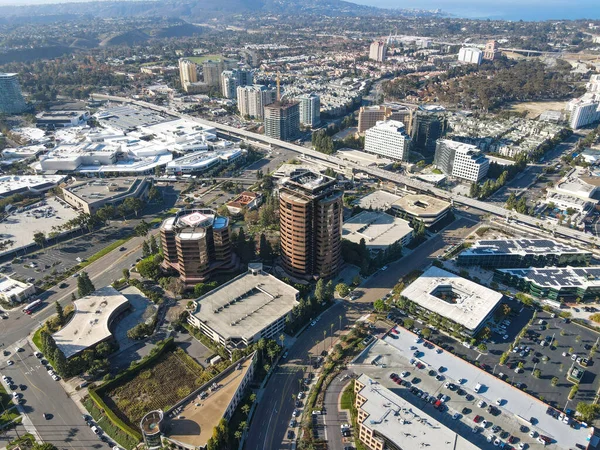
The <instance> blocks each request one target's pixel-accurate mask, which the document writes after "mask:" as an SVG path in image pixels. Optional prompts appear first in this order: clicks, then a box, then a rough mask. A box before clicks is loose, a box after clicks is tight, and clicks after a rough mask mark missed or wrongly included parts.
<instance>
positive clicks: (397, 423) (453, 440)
mask: <svg viewBox="0 0 600 450" xmlns="http://www.w3.org/2000/svg"><path fill="white" fill-rule="evenodd" d="M358 381H359V382H360V383H361V384H364V385H365V387H364V388H362V389H361V390H360V392H359V393H358V394H359V395H360V396H362V397H364V398H365V399H366V401H365V402H364V403H363V404H362V406H361V407H360V409H362V410H363V411H364V412H366V413H367V414H368V416H367V417H366V418H365V420H364V421H363V422H362V424H363V426H365V427H366V428H368V429H370V430H373V431H375V433H376V434H379V435H381V436H384V437H385V438H387V439H389V440H390V441H392V442H394V443H395V444H396V445H397V446H398V447H399V448H402V449H407V450H408V449H422V448H430V449H432V450H437V449H440V450H443V449H447V450H475V449H477V448H479V447H477V446H476V445H474V444H472V443H470V442H469V441H467V440H466V439H465V438H463V437H462V436H460V435H458V434H456V433H455V432H454V431H452V430H451V429H449V428H448V427H446V426H445V425H444V424H443V423H441V422H440V421H438V420H436V419H434V418H433V417H431V416H430V415H429V414H427V413H426V412H424V411H422V410H419V409H417V408H416V407H415V406H413V405H412V404H410V403H409V402H407V401H406V400H404V399H403V398H402V397H400V396H398V395H396V394H394V393H393V392H392V391H390V390H389V389H387V388H386V387H384V386H382V385H381V384H379V383H378V382H377V381H375V380H373V379H371V378H370V377H368V376H367V375H365V374H362V375H361V376H360V377H359V378H358Z"/></svg>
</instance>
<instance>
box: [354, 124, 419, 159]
mask: <svg viewBox="0 0 600 450" xmlns="http://www.w3.org/2000/svg"><path fill="white" fill-rule="evenodd" d="M409 151H410V137H409V136H407V135H406V133H405V131H404V124H403V123H402V122H399V121H397V120H387V121H381V122H377V124H376V125H375V126H374V127H372V128H370V129H368V130H367V132H366V133H365V152H367V153H373V154H375V155H381V156H384V157H386V158H391V159H395V160H396V161H408V153H409Z"/></svg>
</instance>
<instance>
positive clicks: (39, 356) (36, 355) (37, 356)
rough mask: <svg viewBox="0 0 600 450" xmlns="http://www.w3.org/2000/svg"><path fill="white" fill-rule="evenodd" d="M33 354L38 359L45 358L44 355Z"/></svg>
mask: <svg viewBox="0 0 600 450" xmlns="http://www.w3.org/2000/svg"><path fill="white" fill-rule="evenodd" d="M33 354H34V355H35V357H36V358H38V359H42V358H43V357H44V355H42V354H41V353H40V352H33Z"/></svg>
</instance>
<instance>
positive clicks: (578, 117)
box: [568, 96, 600, 130]
mask: <svg viewBox="0 0 600 450" xmlns="http://www.w3.org/2000/svg"><path fill="white" fill-rule="evenodd" d="M568 108H569V111H571V117H570V119H569V125H570V126H571V128H572V129H574V130H576V129H578V128H581V127H584V126H586V125H589V124H592V123H594V122H598V121H600V98H596V97H595V96H583V97H581V98H578V99H575V100H571V101H570V102H569V106H568Z"/></svg>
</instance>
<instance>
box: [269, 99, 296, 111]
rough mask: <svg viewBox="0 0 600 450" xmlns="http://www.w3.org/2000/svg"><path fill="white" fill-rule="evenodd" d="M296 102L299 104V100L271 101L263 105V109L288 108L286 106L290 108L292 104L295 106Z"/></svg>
mask: <svg viewBox="0 0 600 450" xmlns="http://www.w3.org/2000/svg"><path fill="white" fill-rule="evenodd" d="M298 104H299V102H297V101H295V100H288V101H277V102H273V103H270V104H268V105H265V109H288V108H291V107H292V106H296V105H298Z"/></svg>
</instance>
